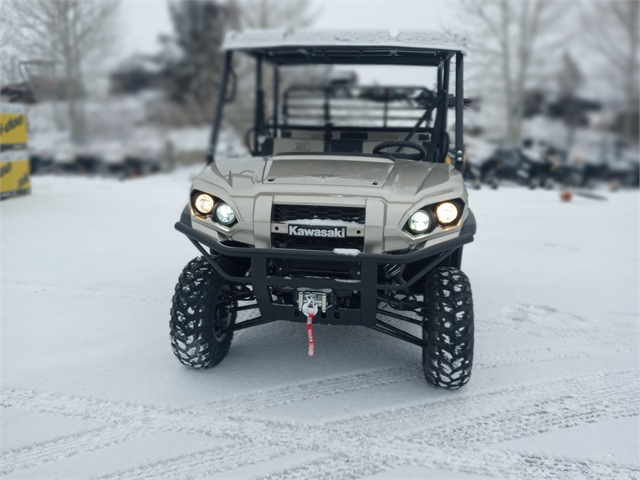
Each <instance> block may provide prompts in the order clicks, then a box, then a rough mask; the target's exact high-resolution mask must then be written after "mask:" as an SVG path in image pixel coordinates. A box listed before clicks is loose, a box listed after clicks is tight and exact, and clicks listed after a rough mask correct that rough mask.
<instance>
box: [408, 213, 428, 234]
mask: <svg viewBox="0 0 640 480" xmlns="http://www.w3.org/2000/svg"><path fill="white" fill-rule="evenodd" d="M429 227H431V215H429V214H428V213H427V212H425V211H424V210H418V211H417V212H416V213H414V214H413V215H411V216H410V217H409V229H410V230H411V231H412V232H414V233H424V232H426V231H427V230H429Z"/></svg>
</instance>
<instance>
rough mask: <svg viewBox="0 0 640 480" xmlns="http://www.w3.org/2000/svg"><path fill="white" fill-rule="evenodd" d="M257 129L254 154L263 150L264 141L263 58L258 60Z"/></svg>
mask: <svg viewBox="0 0 640 480" xmlns="http://www.w3.org/2000/svg"><path fill="white" fill-rule="evenodd" d="M254 126H255V129H254V130H253V153H254V154H258V152H260V151H261V150H262V143H261V140H264V90H263V89H262V57H261V56H260V57H257V58H256V107H255V124H254Z"/></svg>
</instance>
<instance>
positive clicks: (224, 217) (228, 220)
mask: <svg viewBox="0 0 640 480" xmlns="http://www.w3.org/2000/svg"><path fill="white" fill-rule="evenodd" d="M216 220H217V221H218V222H219V223H221V224H222V225H231V224H232V223H233V222H235V221H236V214H235V212H234V211H233V208H231V207H230V206H229V205H227V204H226V203H224V202H220V203H219V204H218V206H217V207H216Z"/></svg>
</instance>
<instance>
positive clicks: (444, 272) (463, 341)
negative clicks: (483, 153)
mask: <svg viewBox="0 0 640 480" xmlns="http://www.w3.org/2000/svg"><path fill="white" fill-rule="evenodd" d="M374 33H375V35H374V34H372V35H369V36H366V37H364V38H366V42H364V40H359V39H360V38H361V37H359V35H360V34H359V33H357V32H355V33H353V32H352V34H351V35H350V34H348V32H347V33H345V34H343V35H342V34H341V35H336V34H335V32H334V33H331V32H329V33H324V34H323V33H322V32H320V33H314V32H300V33H299V34H298V35H297V36H296V35H294V34H287V35H285V34H283V33H278V32H259V31H258V32H248V33H232V34H230V35H229V36H228V37H227V39H226V42H225V68H224V72H223V76H222V81H221V89H220V94H219V99H218V106H217V109H216V115H215V119H214V125H213V128H212V135H211V144H210V149H209V152H210V153H209V155H208V158H207V166H206V167H205V169H204V170H203V171H202V172H201V173H200V174H199V175H198V176H197V177H196V179H195V180H194V182H193V185H192V188H191V192H190V201H189V204H188V205H187V206H186V207H185V209H184V211H183V214H182V217H181V219H180V222H178V223H177V224H176V229H177V230H179V231H180V232H182V233H184V234H185V235H186V236H187V237H188V238H189V239H190V240H191V242H192V243H193V244H194V245H195V246H196V248H197V249H198V250H199V251H200V253H201V255H202V256H201V257H198V258H196V259H194V260H193V261H191V262H190V263H189V264H188V265H187V267H185V269H184V271H183V274H182V275H181V277H180V280H179V282H178V285H177V286H176V294H175V296H174V300H173V308H172V310H171V340H172V347H173V351H174V353H175V355H176V356H177V358H178V359H179V360H180V361H181V362H182V363H183V364H185V365H187V366H189V367H192V368H209V367H212V366H214V365H216V364H217V363H219V362H220V361H221V360H222V359H223V358H224V357H225V355H226V353H227V351H228V349H229V347H230V344H231V339H232V337H233V333H234V332H235V331H237V330H240V329H244V328H249V327H252V326H257V325H262V324H265V323H269V322H273V321H276V320H288V321H293V322H300V323H307V324H310V323H311V322H313V323H324V324H332V325H362V326H365V327H368V328H371V329H374V330H376V331H379V332H380V333H384V334H387V335H389V336H392V337H395V338H397V339H399V340H404V341H406V342H409V343H412V344H414V345H416V346H419V347H421V348H422V364H423V368H424V372H425V377H426V379H427V381H428V382H429V383H430V384H432V385H434V386H437V387H443V388H449V389H455V388H459V387H461V386H462V385H464V384H466V383H467V382H468V380H469V378H470V375H471V366H472V359H473V303H472V298H471V288H470V284H469V280H468V279H467V277H466V275H464V273H462V271H461V270H460V267H461V259H462V247H463V245H465V244H467V243H469V242H471V241H472V240H473V236H474V234H475V231H476V223H475V218H474V216H473V214H472V213H471V210H470V209H469V200H468V196H467V190H466V188H465V184H464V182H463V178H462V175H461V174H460V171H459V169H458V168H456V167H458V166H460V162H461V161H462V158H464V154H463V152H464V144H463V141H462V139H463V136H462V133H463V132H462V113H463V106H464V99H463V91H462V61H463V54H464V52H463V49H462V47H460V46H459V45H460V43H459V39H457V38H455V37H452V36H450V35H447V34H433V33H429V32H426V33H425V32H409V33H404V34H403V33H402V32H401V33H400V34H399V35H398V36H397V37H395V38H393V37H390V36H389V35H388V33H386V32H374ZM385 35H386V36H385ZM345 39H347V40H345ZM361 42H362V43H361ZM425 42H426V43H428V45H424V43H425ZM234 52H242V53H244V54H246V55H249V56H251V57H253V58H255V60H256V72H257V76H256V80H257V81H256V104H255V112H254V120H255V121H254V124H253V125H248V132H247V148H248V150H249V151H250V153H251V155H250V156H247V157H245V158H217V159H214V156H213V153H214V152H215V147H216V143H217V136H218V131H219V129H220V125H221V123H222V117H223V112H224V105H225V103H228V102H229V101H230V100H231V99H230V98H229V82H230V81H231V79H234V78H235V74H234V72H233V61H232V56H233V53H234ZM452 60H455V62H456V66H455V67H456V73H457V74H458V78H457V80H456V82H455V84H456V88H455V95H451V94H450V93H449V83H450V68H451V62H452ZM331 63H335V64H347V63H354V64H360V63H365V64H376V65H379V64H386V63H388V64H389V65H396V64H401V65H421V66H425V67H435V68H436V71H437V74H436V75H437V87H436V89H435V90H429V89H426V88H424V87H402V88H397V87H388V88H387V87H385V88H382V89H381V88H380V87H376V89H375V90H371V89H369V90H367V89H365V88H364V87H360V86H357V85H348V86H345V85H344V84H341V85H340V86H339V90H338V89H334V86H333V85H331V84H329V85H323V86H321V87H317V86H299V85H298V86H292V87H289V88H288V89H285V90H284V92H282V91H281V89H280V86H279V80H280V68H282V67H285V66H287V67H288V66H298V65H309V64H311V65H315V64H331ZM263 64H270V65H271V66H272V67H273V85H274V90H273V95H272V99H271V112H272V115H271V117H270V118H269V119H267V118H266V115H265V105H264V91H263V90H262V76H263V73H262V70H263ZM231 90H232V91H233V90H235V80H233V82H232V85H231ZM338 91H339V94H338V93H337V92H338ZM231 97H233V95H231ZM281 97H282V101H281ZM296 102H300V104H301V105H302V108H301V109H300V107H299V105H297V104H296ZM314 102H315V104H314ZM350 102H351V103H352V104H354V105H355V106H354V105H351V106H349V105H347V104H349V103H350ZM367 102H368V103H367ZM314 105H316V106H318V105H319V107H320V108H319V113H318V112H314ZM450 107H454V108H455V113H456V129H455V146H454V147H453V148H451V146H450V141H449V134H448V132H447V110H448V109H449V108H450ZM296 108H298V110H296ZM340 108H344V109H346V111H347V113H346V114H344V113H340V112H339V110H340ZM367 109H372V110H367ZM363 110H366V111H367V113H366V114H363V113H362V112H363ZM296 111H297V112H299V113H298V114H294V113H292V112H296ZM300 112H301V113H300ZM372 112H378V113H380V115H381V118H380V119H379V120H380V124H375V122H373V123H372V121H371V119H372V118H375V115H373V114H372ZM345 118H346V119H347V120H345V121H343V122H340V120H344V119H345ZM300 119H302V120H300ZM308 120H310V121H311V123H309V121H308ZM305 121H306V122H305ZM313 121H315V122H316V123H315V124H314V123H313ZM402 122H404V123H402ZM407 150H409V152H410V153H407ZM255 309H258V310H259V316H257V317H255V318H252V319H248V320H247V319H245V320H243V321H239V319H238V313H239V312H241V311H245V310H255ZM389 318H392V319H393V321H392V322H390V321H389V320H388V319H389ZM400 322H406V323H409V324H414V325H419V326H420V327H421V331H422V335H421V336H420V337H419V336H416V335H414V334H413V333H411V332H409V331H407V330H405V329H402V328H399V327H398V326H397V324H398V323H400ZM312 352H313V349H312V348H311V349H310V353H312Z"/></svg>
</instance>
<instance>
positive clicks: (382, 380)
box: [193, 366, 424, 415]
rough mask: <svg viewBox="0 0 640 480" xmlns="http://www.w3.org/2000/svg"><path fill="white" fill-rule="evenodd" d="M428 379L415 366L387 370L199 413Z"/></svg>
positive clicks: (238, 400) (231, 401)
mask: <svg viewBox="0 0 640 480" xmlns="http://www.w3.org/2000/svg"><path fill="white" fill-rule="evenodd" d="M420 378H424V376H423V374H422V370H420V369H418V368H415V367H409V366H407V367H398V368H385V369H380V370H371V371H366V372H361V373H353V374H348V375H342V376H339V377H333V378H327V379H323V380H315V381H311V382H305V383H298V384H296V385H286V386H283V387H279V388H275V389H270V390H264V391H260V392H256V393H253V394H248V395H242V396H240V397H236V398H229V399H225V400H222V401H219V402H214V403H209V404H206V405H202V406H200V407H196V408H194V409H193V410H194V411H196V412H209V411H215V412H216V414H222V415H231V414H237V413H248V412H252V411H255V410H264V409H267V408H272V407H277V406H280V405H287V404H290V403H296V402H302V401H305V400H310V399H313V398H319V397H325V396H330V395H336V394H339V393H345V392H351V391H355V390H362V389H365V388H371V387H378V386H382V385H390V384H393V383H400V382H406V381H410V380H416V379H420Z"/></svg>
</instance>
